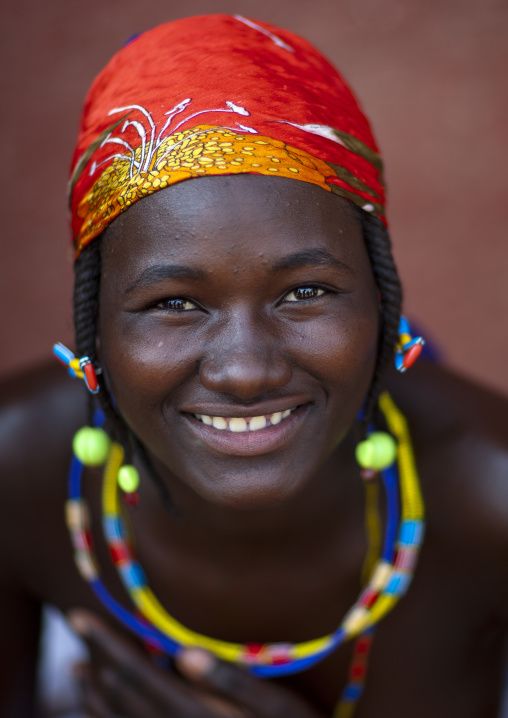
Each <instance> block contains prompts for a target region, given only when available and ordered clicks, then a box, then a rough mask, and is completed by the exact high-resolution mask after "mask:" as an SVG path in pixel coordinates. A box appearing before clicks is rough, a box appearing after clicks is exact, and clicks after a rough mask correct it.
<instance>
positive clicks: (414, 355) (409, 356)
mask: <svg viewBox="0 0 508 718" xmlns="http://www.w3.org/2000/svg"><path fill="white" fill-rule="evenodd" d="M422 349H423V345H422V344H413V346H412V347H410V348H409V349H408V350H407V352H406V353H405V354H404V359H403V360H402V365H403V366H404V367H405V368H406V369H409V367H411V366H413V364H414V363H415V361H416V360H417V359H418V357H419V356H420V354H421V353H422Z"/></svg>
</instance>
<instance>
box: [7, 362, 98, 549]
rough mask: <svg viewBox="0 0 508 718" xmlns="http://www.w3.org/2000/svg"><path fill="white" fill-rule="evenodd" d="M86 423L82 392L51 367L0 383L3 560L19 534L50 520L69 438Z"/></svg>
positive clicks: (59, 494) (64, 470)
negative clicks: (45, 520) (41, 518)
mask: <svg viewBox="0 0 508 718" xmlns="http://www.w3.org/2000/svg"><path fill="white" fill-rule="evenodd" d="M85 421H86V396H85V392H83V387H82V386H81V385H80V383H77V382H73V381H72V380H71V379H70V377H68V376H67V375H66V373H65V371H64V370H62V369H61V368H60V367H59V366H58V365H57V364H56V363H55V364H47V365H43V366H40V367H36V368H34V369H32V370H29V371H26V372H23V373H21V374H18V375H16V376H13V377H10V378H8V379H4V380H3V381H2V382H1V383H0V474H1V477H2V480H1V482H0V500H1V503H0V507H1V509H0V510H1V512H2V521H1V522H0V539H1V540H0V546H2V545H3V546H10V550H9V554H8V557H7V559H11V560H12V561H13V562H16V561H17V559H18V558H19V556H18V555H17V552H18V548H17V547H21V546H22V545H23V544H24V543H25V542H24V541H22V540H21V538H22V537H21V535H20V534H21V533H22V532H24V533H25V534H28V533H30V528H31V527H32V526H33V527H35V526H39V524H40V521H39V519H40V517H41V516H45V517H46V519H49V520H51V519H50V517H51V511H52V509H51V507H52V506H57V505H58V506H60V505H61V500H62V499H63V497H64V492H65V476H66V473H67V467H68V464H69V458H70V444H71V440H72V436H73V433H74V432H75V431H76V430H77V428H79V426H81V425H83V423H84V422H85ZM59 499H60V503H57V502H58V500H59ZM0 558H3V560H4V561H5V556H3V557H0Z"/></svg>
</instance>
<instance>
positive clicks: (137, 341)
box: [103, 321, 199, 420]
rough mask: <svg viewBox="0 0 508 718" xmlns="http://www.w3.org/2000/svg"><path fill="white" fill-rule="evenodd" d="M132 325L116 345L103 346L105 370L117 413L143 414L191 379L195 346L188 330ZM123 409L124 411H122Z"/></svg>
mask: <svg viewBox="0 0 508 718" xmlns="http://www.w3.org/2000/svg"><path fill="white" fill-rule="evenodd" d="M154 324H155V323H154V322H153V321H151V322H146V321H139V322H132V321H130V322H129V323H128V326H127V327H126V328H124V329H123V331H121V329H122V328H121V327H119V328H120V331H119V332H118V335H117V337H116V341H112V342H103V355H104V357H105V368H106V372H107V376H108V378H109V383H110V386H111V389H112V391H113V395H114V397H115V400H116V402H117V404H118V408H119V409H120V412H121V413H122V414H124V411H125V418H126V419H127V420H129V417H128V413H130V412H129V411H128V407H135V408H136V411H137V412H139V411H143V412H145V411H147V410H149V409H150V408H153V407H154V405H160V404H161V403H162V402H164V401H165V400H166V399H167V398H168V396H169V395H170V394H171V392H172V391H173V390H174V389H175V388H176V387H178V386H180V385H181V384H182V383H183V382H184V381H185V380H186V379H187V378H188V377H189V376H190V375H192V373H193V371H194V370H195V367H196V365H197V363H198V361H199V346H198V345H199V342H197V341H196V340H197V337H196V332H192V328H182V327H178V328H174V327H167V326H163V327H161V326H160V323H156V324H155V326H154ZM124 407H125V409H124Z"/></svg>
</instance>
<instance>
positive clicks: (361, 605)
mask: <svg viewBox="0 0 508 718" xmlns="http://www.w3.org/2000/svg"><path fill="white" fill-rule="evenodd" d="M380 407H381V410H382V411H383V413H384V415H385V419H386V422H387V425H388V428H389V430H390V431H391V433H392V434H393V435H394V436H395V438H396V439H397V442H398V452H397V464H398V470H399V476H400V479H398V477H397V472H396V470H395V467H389V468H388V469H385V470H383V471H382V472H381V473H382V478H383V484H384V487H385V491H386V496H387V509H388V511H387V514H388V520H387V524H386V529H385V537H384V542H383V550H382V552H381V558H380V560H378V561H377V563H376V565H375V567H374V569H373V571H372V573H371V575H370V578H369V580H368V582H367V585H366V586H365V588H364V589H363V590H362V591H361V593H360V596H359V598H358V600H357V601H356V603H355V604H354V606H353V607H352V608H351V609H350V611H348V613H347V614H346V616H345V618H344V620H343V621H342V623H341V625H340V626H339V628H338V629H337V630H336V631H335V632H333V633H331V634H329V635H327V636H324V637H322V638H318V639H316V640H313V641H306V642H303V643H299V644H281V643H266V644H245V645H243V644H236V643H229V642H225V641H220V640H217V639H214V638H210V637H207V636H203V635H201V634H198V633H196V632H194V631H191V630H189V629H187V628H186V627H185V626H183V625H182V624H180V623H179V622H178V621H176V620H175V619H174V618H172V617H171V616H170V615H169V614H168V613H167V612H166V611H165V610H164V609H163V608H162V606H161V605H160V604H159V602H158V601H157V599H156V598H155V596H154V595H153V593H152V592H151V591H150V588H149V587H148V585H147V583H146V579H145V576H144V573H143V571H142V569H141V567H140V565H139V563H138V562H137V561H136V559H135V557H134V554H133V551H132V549H131V548H130V545H129V542H128V533H127V531H126V527H125V523H124V521H123V519H122V516H121V514H120V511H119V500H118V490H117V486H116V475H117V472H118V468H119V467H120V465H121V463H122V460H123V450H122V448H121V446H120V445H119V444H116V443H113V444H112V448H111V451H110V455H109V458H108V462H107V464H106V468H105V472H104V482H103V527H104V532H105V535H106V540H107V542H108V544H109V549H110V553H111V556H112V558H113V561H114V563H115V565H116V566H117V569H118V571H119V574H120V576H121V578H122V580H123V582H124V585H125V586H126V589H127V590H128V592H129V594H130V596H131V598H132V600H133V602H134V604H135V605H136V607H137V609H138V611H139V612H140V614H141V616H139V615H135V614H133V613H131V612H130V611H127V610H126V609H124V608H123V606H121V605H120V604H118V603H117V602H116V601H115V599H113V598H112V597H111V595H110V594H109V592H108V591H107V589H106V588H105V587H104V585H103V584H102V582H101V580H100V577H99V569H98V564H97V561H96V559H95V556H94V553H93V545H92V538H91V534H90V531H89V519H88V509H87V506H86V503H85V501H84V500H83V499H82V498H81V475H82V470H83V465H82V464H81V462H80V461H79V460H78V459H76V458H74V459H73V461H72V464H71V471H70V477H69V499H68V501H67V506H66V514H67V523H68V526H69V530H70V533H71V537H72V541H73V544H74V549H75V559H76V563H77V565H78V568H79V570H80V572H81V574H82V576H83V577H84V578H85V579H86V580H87V581H88V582H89V583H90V584H91V587H92V589H93V590H94V592H95V593H96V595H97V596H98V598H99V599H100V600H101V601H102V602H103V603H104V604H105V605H106V606H107V608H108V609H109V610H110V611H111V612H112V613H113V614H114V615H115V616H116V617H117V618H118V619H119V620H120V621H121V622H122V623H123V624H124V625H125V626H126V627H128V628H129V629H130V630H131V631H133V632H134V633H136V634H137V635H138V636H139V637H140V638H142V639H143V640H144V641H145V643H146V644H147V645H149V646H152V647H153V648H154V649H155V650H158V651H161V652H165V653H167V654H169V655H171V656H174V655H176V653H178V651H179V650H180V648H181V647H182V646H190V645H192V646H201V647H203V648H205V649H207V650H209V651H212V652H213V653H215V654H216V655H217V656H219V657H220V658H222V659H224V660H229V661H234V662H236V663H240V664H243V665H245V666H246V667H248V668H249V669H250V670H251V671H252V672H253V673H255V674H256V675H259V676H262V677H276V676H281V675H284V674H289V673H296V672H297V671H302V670H305V669H306V668H308V667H310V666H311V665H313V664H315V663H317V662H318V661H319V660H321V659H322V658H324V657H325V656H326V655H328V654H329V653H330V652H331V651H333V650H334V649H335V648H336V647H337V646H338V645H339V644H340V643H342V642H343V641H344V640H346V639H349V638H352V637H354V636H359V635H361V634H364V635H362V637H361V638H360V639H359V641H358V642H357V647H356V651H355V660H354V661H353V666H352V670H351V675H350V682H349V684H348V686H347V687H346V690H345V691H344V694H343V701H341V703H340V704H339V706H338V708H337V711H338V712H336V716H342V715H344V716H345V715H347V714H350V711H347V712H344V711H342V712H341V708H340V706H341V705H342V706H343V707H344V705H346V708H347V705H348V704H349V706H352V705H353V704H354V703H356V701H357V699H358V697H359V694H360V693H361V689H362V685H363V681H362V680H361V676H362V674H364V673H365V666H364V665H363V667H362V665H359V663H360V664H361V663H362V656H363V663H365V660H364V659H365V655H366V653H367V652H368V645H369V644H370V640H371V635H370V634H371V631H372V627H373V626H374V625H375V624H376V623H377V622H378V621H379V620H380V619H381V618H382V617H383V616H384V615H385V613H387V612H388V611H389V610H390V609H391V608H392V607H393V606H394V605H395V604H396V602H397V601H398V600H399V598H400V597H401V596H402V595H403V594H404V593H405V591H406V590H407V587H408V585H409V583H410V580H411V577H412V572H413V569H414V565H415V562H416V559H417V556H418V551H419V548H420V545H421V541H422V538H423V526H424V524H423V517H424V516H423V514H424V512H423V503H422V499H421V494H420V488H419V483H418V477H417V473H416V469H415V463H414V457H413V452H412V447H411V441H410V437H409V432H408V428H407V424H406V421H405V418H404V416H403V415H402V414H401V413H400V412H399V410H398V409H397V408H396V407H395V405H394V404H393V402H392V400H391V399H390V397H389V395H388V394H383V395H382V397H381V398H380ZM399 482H400V503H401V514H402V516H401V521H400V524H399V516H398V510H399V508H398V505H399V496H398V488H399V487H398V483H399ZM367 496H368V494H367ZM370 504H371V505H372V500H371V501H370ZM371 508H372V507H371ZM367 509H368V505H367ZM370 515H371V519H372V516H373V513H372V510H371V511H370ZM367 517H369V510H367ZM371 523H372V520H371ZM368 533H369V534H371V533H372V531H368ZM371 543H372V542H371ZM371 549H372V546H371ZM360 643H361V644H362V645H361V646H360ZM363 644H365V645H363ZM355 661H356V662H355ZM344 700H345V704H344Z"/></svg>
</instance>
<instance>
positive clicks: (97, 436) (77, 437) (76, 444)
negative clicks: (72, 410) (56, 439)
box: [72, 426, 111, 466]
mask: <svg viewBox="0 0 508 718" xmlns="http://www.w3.org/2000/svg"><path fill="white" fill-rule="evenodd" d="M110 446H111V440H110V438H109V436H108V435H107V434H106V432H105V431H104V429H94V428H93V427H91V426H84V427H83V428H82V429H80V430H79V431H77V432H76V433H75V434H74V439H73V440H72V450H73V452H74V454H75V456H76V457H77V458H78V459H79V460H80V461H81V463H82V464H85V466H100V465H101V464H104V463H105V461H106V459H107V458H108V454H109V449H110Z"/></svg>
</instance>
